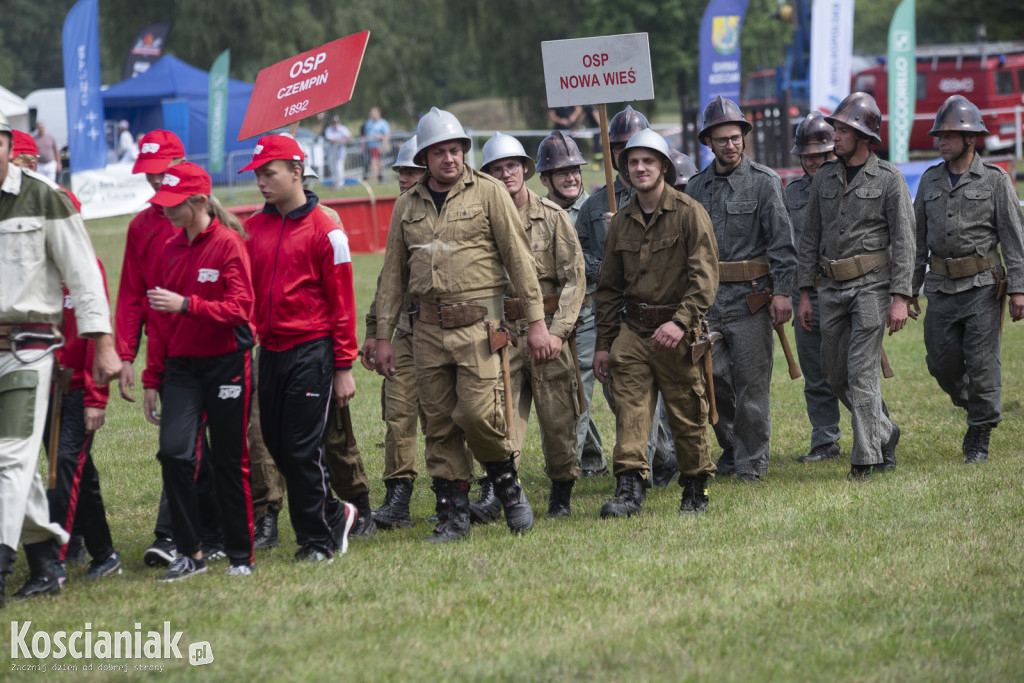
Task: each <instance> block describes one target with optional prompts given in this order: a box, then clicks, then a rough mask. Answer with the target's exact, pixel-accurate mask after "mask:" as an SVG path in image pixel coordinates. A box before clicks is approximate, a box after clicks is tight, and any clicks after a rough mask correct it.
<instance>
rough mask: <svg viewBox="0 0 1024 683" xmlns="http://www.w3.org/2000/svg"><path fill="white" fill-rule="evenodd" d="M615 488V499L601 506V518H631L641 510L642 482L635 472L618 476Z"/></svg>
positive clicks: (642, 499) (638, 474) (644, 495)
mask: <svg viewBox="0 0 1024 683" xmlns="http://www.w3.org/2000/svg"><path fill="white" fill-rule="evenodd" d="M617 479H618V485H617V486H616V487H615V499H614V500H612V501H611V502H610V503H605V504H604V505H602V506H601V517H602V518H604V517H632V516H633V515H637V514H640V512H641V510H642V509H643V507H642V506H643V503H644V498H645V497H646V494H645V493H644V481H643V479H641V478H640V473H639V472H638V471H637V470H630V471H628V472H624V473H623V474H620V475H619V476H618V477H617Z"/></svg>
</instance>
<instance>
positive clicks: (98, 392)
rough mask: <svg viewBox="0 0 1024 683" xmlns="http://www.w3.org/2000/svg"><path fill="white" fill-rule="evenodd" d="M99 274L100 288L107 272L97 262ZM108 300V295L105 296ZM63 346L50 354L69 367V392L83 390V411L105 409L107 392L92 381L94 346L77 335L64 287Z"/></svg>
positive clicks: (70, 302)
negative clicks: (100, 275)
mask: <svg viewBox="0 0 1024 683" xmlns="http://www.w3.org/2000/svg"><path fill="white" fill-rule="evenodd" d="M96 262H97V263H99V264H100V273H102V275H103V286H104V287H106V284H107V273H106V271H104V270H103V263H101V262H100V260H99V259H96ZM107 299H108V300H109V299H110V295H109V294H108V295H107ZM62 332H63V334H64V346H62V347H60V348H59V349H57V350H56V351H55V352H54V355H55V356H56V357H57V362H58V363H60V364H61V365H63V366H64V367H66V368H72V369H73V370H74V371H75V374H74V375H73V376H72V377H71V391H75V390H76V389H81V388H83V387H85V400H84V405H85V407H87V408H106V407H107V399H108V398H109V397H110V390H109V389H108V388H107V386H106V385H105V384H104V385H98V384H96V382H95V381H93V378H92V360H93V357H94V356H95V353H96V345H95V344H94V343H93V341H92V340H91V339H84V338H82V337H79V336H78V323H77V322H75V304H74V302H73V301H72V300H71V293H70V292H69V291H68V288H67V287H65V288H64V326H63V328H62Z"/></svg>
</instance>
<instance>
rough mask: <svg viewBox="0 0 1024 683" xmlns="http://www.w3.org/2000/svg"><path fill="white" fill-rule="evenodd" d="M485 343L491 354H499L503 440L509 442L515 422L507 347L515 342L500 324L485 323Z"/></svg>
mask: <svg viewBox="0 0 1024 683" xmlns="http://www.w3.org/2000/svg"><path fill="white" fill-rule="evenodd" d="M487 341H488V343H489V344H490V347H491V353H494V352H495V351H497V352H498V353H499V354H501V381H502V385H503V389H504V390H505V438H506V439H508V440H509V441H515V439H516V420H515V415H514V414H513V409H512V371H511V370H510V369H509V364H508V354H509V351H508V347H509V346H512V345H513V344H514V343H515V342H514V340H513V337H512V333H511V332H509V331H508V329H506V328H505V327H504V326H502V325H501V324H495V323H492V322H488V323H487Z"/></svg>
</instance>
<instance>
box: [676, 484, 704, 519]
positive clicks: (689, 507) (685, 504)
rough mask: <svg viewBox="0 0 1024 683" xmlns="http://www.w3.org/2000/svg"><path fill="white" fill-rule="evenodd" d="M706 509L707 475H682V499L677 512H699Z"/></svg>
mask: <svg viewBox="0 0 1024 683" xmlns="http://www.w3.org/2000/svg"><path fill="white" fill-rule="evenodd" d="M707 509H708V475H706V474H702V475H700V476H699V477H683V499H682V501H681V502H680V503H679V514H683V513H690V514H694V515H696V514H700V513H702V512H707Z"/></svg>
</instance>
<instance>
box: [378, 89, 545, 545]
mask: <svg viewBox="0 0 1024 683" xmlns="http://www.w3.org/2000/svg"><path fill="white" fill-rule="evenodd" d="M416 137H417V143H418V144H417V150H416V157H415V158H416V160H417V161H418V162H419V163H422V164H424V165H425V166H426V167H427V173H426V175H425V176H424V177H423V178H422V179H421V180H420V181H419V182H418V183H417V184H416V185H414V186H413V187H412V188H411V189H410V190H409V191H407V192H405V193H404V194H402V195H401V196H400V197H399V198H398V201H397V202H396V203H395V208H394V211H393V213H392V218H391V227H390V232H389V233H388V243H387V251H386V253H385V258H384V267H383V269H382V270H381V284H380V289H379V291H378V296H377V372H379V373H381V374H382V375H384V377H386V378H388V379H390V378H392V377H394V375H395V357H394V350H393V349H392V346H391V337H392V335H393V333H394V330H395V326H396V324H397V321H398V316H399V314H400V313H401V309H402V301H403V299H404V297H405V295H406V292H408V293H409V295H410V296H412V297H413V298H414V299H415V301H416V303H417V304H418V306H419V311H418V313H417V315H416V317H415V320H414V323H413V324H414V326H415V328H416V333H415V335H413V340H414V341H413V353H414V356H415V364H416V378H417V380H418V382H419V392H420V408H421V409H422V410H423V413H424V415H425V417H426V440H427V446H426V451H427V452H426V461H427V471H428V472H429V473H430V476H431V477H433V479H434V486H433V488H434V492H435V494H436V496H437V507H436V509H437V526H436V528H435V529H434V537H433V539H432V540H436V541H441V542H445V541H451V540H455V539H458V538H461V537H463V536H467V535H468V534H469V484H470V481H472V479H473V467H472V460H471V458H470V457H469V455H468V453H467V451H466V444H467V442H468V445H469V447H470V449H471V450H472V453H473V456H474V457H476V458H477V460H479V461H480V462H481V463H482V464H483V465H484V468H485V469H486V471H487V475H488V476H489V477H490V479H491V481H492V483H493V484H494V487H495V491H496V493H497V495H498V499H499V500H500V501H501V504H502V507H503V508H504V511H505V521H506V522H507V524H508V526H509V528H510V529H511V530H512V531H513V532H519V531H526V530H528V529H531V528H532V527H533V511H532V510H531V509H530V504H529V503H528V502H527V500H526V496H525V495H524V494H523V489H522V486H520V484H519V480H518V473H517V470H516V466H515V462H514V460H513V455H514V450H515V448H514V445H513V444H512V443H511V442H510V441H509V440H508V439H507V438H506V437H507V434H506V431H505V419H504V415H505V401H506V397H505V396H504V392H503V390H502V377H501V362H500V360H499V355H498V354H499V353H506V352H507V351H508V349H507V348H505V349H501V350H500V351H499V352H498V353H494V352H492V351H491V344H490V336H491V335H490V334H489V331H488V328H489V327H494V326H496V325H497V323H498V321H499V320H500V319H501V317H502V310H503V303H502V298H503V295H504V293H505V290H506V288H507V287H508V284H509V279H511V281H512V284H513V285H514V286H515V288H516V292H518V294H519V296H520V298H521V299H522V300H523V307H524V309H525V311H526V315H525V316H524V317H525V318H526V320H527V321H528V322H529V328H528V329H529V331H528V340H527V341H528V343H529V348H530V352H531V356H532V357H533V360H534V361H535V362H547V361H550V360H554V359H555V358H556V357H557V356H558V348H557V346H555V345H553V344H552V343H551V339H550V335H549V334H548V330H547V326H546V325H545V324H544V307H543V303H542V301H541V293H540V285H539V284H538V282H537V274H536V272H535V270H534V267H533V259H532V256H531V253H530V245H529V243H528V242H527V241H526V233H525V231H524V230H523V226H522V223H521V222H520V220H519V216H518V215H517V212H516V208H515V205H513V204H512V199H511V197H509V194H508V190H506V189H505V187H504V186H503V185H502V184H501V183H499V182H498V181H496V180H495V179H494V178H492V177H490V176H488V175H484V174H482V173H478V172H477V171H474V170H473V169H471V168H469V167H468V166H466V165H465V164H464V162H463V157H464V154H465V152H466V151H467V150H468V149H469V145H470V139H469V136H467V135H466V133H465V132H464V131H463V129H462V124H461V123H459V121H458V119H456V118H455V117H454V116H453V115H452V114H451V113H449V112H446V111H442V110H439V109H437V108H436V107H433V108H431V110H430V112H428V113H427V114H426V115H425V116H424V117H423V118H422V119H420V122H419V124H418V125H417V126H416ZM519 343H523V341H522V340H520V342H519Z"/></svg>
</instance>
